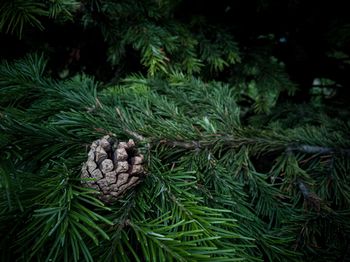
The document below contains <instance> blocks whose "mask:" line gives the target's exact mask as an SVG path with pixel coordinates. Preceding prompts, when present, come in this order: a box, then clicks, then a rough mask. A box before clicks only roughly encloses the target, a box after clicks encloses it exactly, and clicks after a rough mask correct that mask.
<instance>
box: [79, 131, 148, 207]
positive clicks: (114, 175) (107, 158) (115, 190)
mask: <svg viewBox="0 0 350 262" xmlns="http://www.w3.org/2000/svg"><path fill="white" fill-rule="evenodd" d="M143 160H144V159H143V155H142V154H139V153H138V151H137V149H136V148H135V143H134V141H133V140H132V139H130V140H129V141H128V142H119V143H118V141H116V140H114V139H113V138H111V137H110V136H104V137H103V138H101V139H99V140H96V141H94V142H93V143H92V145H91V146H90V151H89V153H88V160H87V161H86V163H84V165H83V167H82V174H81V177H82V179H83V180H82V184H83V185H84V186H86V187H90V188H94V189H96V190H97V191H99V192H100V194H99V198H100V199H101V200H102V201H104V202H107V203H112V202H114V201H115V200H117V199H118V198H120V197H121V196H122V195H123V194H124V193H125V192H126V191H127V190H128V189H130V188H133V187H134V186H136V185H137V184H138V183H140V182H141V179H142V178H143V177H144V176H145V172H144V168H143Z"/></svg>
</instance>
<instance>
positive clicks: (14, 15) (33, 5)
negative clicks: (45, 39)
mask: <svg viewBox="0 0 350 262" xmlns="http://www.w3.org/2000/svg"><path fill="white" fill-rule="evenodd" d="M77 7H78V2H77V1H75V0H51V1H26V0H4V1H2V4H1V7H0V17H1V19H0V32H5V33H11V34H15V35H17V36H18V37H19V38H21V37H22V34H23V29H24V27H25V26H29V25H30V26H31V27H35V28H38V29H40V30H43V29H44V25H43V24H42V21H41V20H42V19H43V18H44V17H50V18H60V19H61V20H67V19H72V17H73V15H72V12H74V11H75V10H76V9H77Z"/></svg>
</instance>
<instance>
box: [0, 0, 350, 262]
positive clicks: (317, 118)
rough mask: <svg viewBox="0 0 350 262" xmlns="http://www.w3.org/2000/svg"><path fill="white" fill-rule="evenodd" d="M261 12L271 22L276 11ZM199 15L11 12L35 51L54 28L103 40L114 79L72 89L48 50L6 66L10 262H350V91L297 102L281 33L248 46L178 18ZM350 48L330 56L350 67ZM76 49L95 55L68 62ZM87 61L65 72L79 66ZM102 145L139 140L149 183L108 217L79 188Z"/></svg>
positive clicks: (1, 192)
mask: <svg viewBox="0 0 350 262" xmlns="http://www.w3.org/2000/svg"><path fill="white" fill-rule="evenodd" d="M263 2H264V3H263ZM263 2H262V3H260V4H258V8H260V9H259V10H263V9H265V8H268V7H269V6H270V5H272V2H271V1H263ZM270 2H271V3H270ZM239 3H241V2H239ZM230 5H231V4H230ZM230 5H229V6H227V7H225V8H226V9H224V12H225V13H226V12H230V8H231V6H230ZM232 5H233V3H232ZM218 6H220V5H218ZM186 7H187V3H186V4H185V2H184V1H177V0H164V1H163V0H162V1H161V0H158V1H153V0H146V1H136V0H131V1H130V0H128V1H124V0H122V1H114V0H85V1H79V2H78V1H73V0H54V1H22V0H16V1H4V4H2V5H1V7H0V15H1V16H0V17H1V18H0V31H1V32H2V33H3V34H16V35H17V36H18V37H22V38H24V40H23V41H26V40H27V41H29V42H30V41H33V39H32V38H30V37H28V34H29V33H31V32H35V30H36V29H39V30H42V29H43V28H44V27H46V26H48V30H49V29H50V28H55V27H56V26H57V27H59V28H61V29H63V31H64V30H65V29H67V27H65V26H67V25H68V27H69V28H70V26H71V25H74V26H75V27H76V28H75V30H81V32H83V33H84V34H85V33H86V34H88V35H89V33H91V32H98V33H96V34H95V33H94V34H93V37H95V36H96V37H97V38H98V37H101V38H102V40H101V39H100V40H101V41H103V48H101V50H98V56H101V57H103V59H105V60H103V63H105V64H108V66H107V67H110V68H112V69H113V70H115V71H113V73H114V76H113V77H107V76H106V77H105V78H103V79H107V80H105V81H104V82H102V81H101V79H100V78H99V77H98V75H99V74H97V73H96V72H97V71H98V70H96V71H92V72H94V73H95V74H96V78H97V79H99V80H100V81H97V80H96V78H95V77H94V76H89V74H87V73H84V72H83V71H84V70H85V69H81V70H80V71H79V70H78V71H79V73H77V74H71V75H68V76H67V77H64V78H65V79H62V78H63V77H58V76H59V75H60V74H59V73H60V69H58V68H55V60H54V58H53V57H54V56H53V55H52V54H55V50H51V49H50V48H52V46H50V44H49V43H46V42H45V43H40V45H39V46H41V47H44V48H43V50H40V51H42V52H43V53H40V54H38V53H35V52H31V53H29V54H27V55H26V56H24V57H22V58H20V59H15V60H3V61H1V63H0V150H1V154H0V210H1V211H0V257H1V258H0V259H1V261H220V262H221V261H324V260H325V259H326V260H327V261H336V260H339V261H341V259H343V261H345V259H346V258H347V256H349V243H350V239H349V235H350V223H349V220H348V217H349V211H350V210H349V208H350V194H349V192H350V178H349V176H348V175H347V174H348V173H349V171H350V164H349V163H350V162H349V155H350V149H349V148H350V139H349V135H348V134H349V131H350V122H349V120H348V119H349V117H350V114H349V111H348V109H344V104H342V103H343V102H342V100H341V99H340V100H339V101H338V100H337V101H335V98H336V93H337V91H339V90H338V89H337V88H342V86H341V85H339V84H338V82H337V79H333V78H331V77H329V76H327V75H325V76H323V75H319V76H317V77H318V78H317V79H319V82H320V85H319V86H314V87H312V86H310V90H307V91H310V92H309V93H308V94H309V95H310V96H311V99H310V102H309V103H306V102H305V101H302V103H295V101H297V100H293V99H296V98H295V97H293V95H294V94H295V93H298V92H299V91H300V87H299V86H297V85H296V84H295V83H294V82H292V81H291V80H290V76H289V74H287V71H286V65H285V64H284V63H282V62H281V61H280V60H279V59H278V58H277V55H276V54H275V52H273V51H272V48H274V47H275V45H276V43H274V41H276V39H275V36H274V35H268V36H266V35H258V36H257V35H254V34H249V36H248V37H247V38H244V37H242V34H243V33H242V32H240V30H239V28H238V27H239V26H238V24H239V23H238V22H237V24H234V25H230V24H224V23H223V22H222V21H220V19H219V20H212V19H209V18H205V16H203V15H201V14H200V11H198V13H199V14H198V15H193V16H191V17H186V16H185V15H182V14H179V13H181V12H182V11H184V10H186ZM192 11H193V10H192ZM238 11H239V10H238ZM238 11H237V12H238ZM213 12H214V11H213ZM237 15H238V13H237ZM48 20H50V22H47V21H48ZM67 21H69V24H68V23H67ZM223 21H225V20H223ZM51 23H52V24H54V26H53V25H52V24H51ZM61 26H62V27H61ZM342 28H346V23H344V27H342ZM342 28H340V29H339V30H335V31H334V32H333V35H334V36H336V35H337V34H339V33H341V32H343V31H342V30H345V29H342ZM74 32H75V31H74ZM264 33H266V32H264ZM27 37H28V38H27ZM90 37H91V36H90V35H89V36H88V38H90ZM240 37H241V38H242V39H244V40H245V41H246V42H243V41H242V42H240V40H241V39H240ZM91 38H92V37H91ZM247 39H248V41H247ZM347 40H348V39H347V36H346V34H344V38H342V43H340V44H339V45H338V46H337V48H335V49H334V50H332V52H328V55H329V57H333V58H335V59H345V60H346V59H347V57H348V56H347V54H346V51H344V50H343V47H344V46H345V44H346V42H347ZM40 41H41V40H38V42H40ZM84 41H90V40H84ZM98 41H99V40H96V42H98ZM247 42H248V43H247ZM251 42H257V43H255V44H254V43H251ZM27 43H28V42H27ZM35 43H37V42H35V41H34V42H33V45H35ZM73 47H74V48H76V50H79V52H80V50H84V48H85V47H84V43H83V44H82V43H80V42H78V44H76V43H74V45H72V46H70V47H69V48H68V47H65V48H66V49H67V50H70V51H71V50H72V48H73ZM60 48H61V47H60ZM33 49H34V50H36V51H38V50H37V49H36V48H33ZM76 50H75V51H74V52H78V51H76ZM84 51H85V54H86V53H88V56H89V57H88V60H89V59H90V58H91V59H92V58H93V56H94V54H92V53H89V52H86V49H85V50H84ZM84 51H81V53H82V57H83V54H84ZM74 52H73V53H71V54H70V55H69V56H70V58H68V59H70V60H69V61H70V62H68V64H69V63H73V62H72V60H74V59H76V60H77V61H78V60H79V59H80V53H79V52H78V54H77V53H74ZM104 52H105V53H104ZM56 55H58V53H57V54H56ZM72 56H73V57H75V58H74V59H73V58H72ZM84 59H85V58H84ZM130 61H131V62H130ZM78 62H79V61H78ZM79 63H80V62H79ZM345 64H346V63H345V62H344V64H343V65H345ZM65 66H67V65H65ZM96 66H97V67H98V66H99V65H96ZM287 66H288V65H287ZM82 68H83V67H82ZM123 70H124V71H123ZM85 72H88V70H85ZM106 75H107V73H106ZM55 76H57V77H55ZM121 76H122V77H121ZM316 82H317V81H316ZM333 85H334V86H333ZM334 88H335V90H336V91H334V92H332V93H331V95H329V92H328V91H329V90H333V89H334ZM334 93H335V95H334ZM333 99H334V100H333ZM104 135H110V136H113V137H116V138H117V139H120V140H127V139H130V138H133V139H134V140H135V141H136V146H137V148H138V149H139V150H140V151H141V152H142V153H143V154H144V155H145V161H146V163H145V168H146V171H147V176H146V177H145V178H144V180H143V181H142V183H140V184H139V185H138V186H137V187H136V188H134V189H133V190H132V191H128V192H127V193H126V195H124V196H123V197H122V198H121V199H119V200H118V201H117V202H116V203H113V204H109V205H106V204H104V203H102V202H101V201H99V200H98V198H96V192H95V191H94V190H92V189H87V188H84V187H82V184H81V177H80V175H81V166H82V163H84V162H85V161H86V159H87V152H88V149H89V146H90V144H91V143H92V141H94V140H96V139H98V138H100V137H102V136H104Z"/></svg>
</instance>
